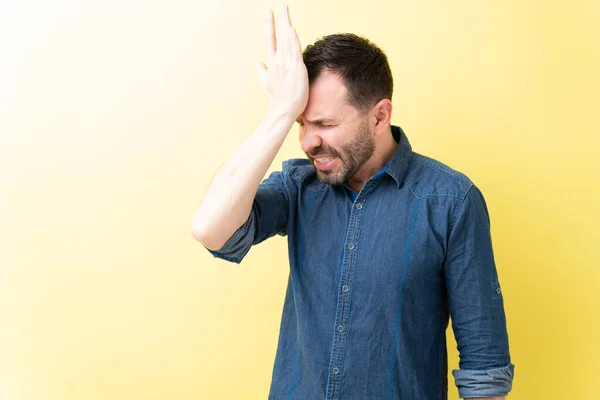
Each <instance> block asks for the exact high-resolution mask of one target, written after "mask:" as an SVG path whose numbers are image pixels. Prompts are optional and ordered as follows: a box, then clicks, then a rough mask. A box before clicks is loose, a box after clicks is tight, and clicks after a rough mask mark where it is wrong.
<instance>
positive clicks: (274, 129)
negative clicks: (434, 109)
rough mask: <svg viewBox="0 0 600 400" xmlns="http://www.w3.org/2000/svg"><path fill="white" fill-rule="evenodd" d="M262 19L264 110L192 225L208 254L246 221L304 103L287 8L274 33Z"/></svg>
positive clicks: (301, 68) (304, 80)
mask: <svg viewBox="0 0 600 400" xmlns="http://www.w3.org/2000/svg"><path fill="white" fill-rule="evenodd" d="M266 19H267V20H266V24H265V25H266V29H265V37H266V43H267V65H265V64H262V63H261V65H260V74H261V84H262V88H263V90H264V91H265V92H266V94H267V96H268V97H269V103H270V104H269V110H268V112H267V114H266V116H265V117H264V119H263V121H262V122H261V123H260V125H259V126H258V127H257V128H256V130H255V131H254V132H252V133H251V134H250V135H249V136H248V137H247V138H246V139H245V140H244V142H243V143H242V144H241V145H240V146H239V147H238V148H237V149H236V150H235V151H234V152H233V154H232V155H231V156H230V157H229V159H228V160H227V161H226V162H225V163H224V164H223V166H222V167H221V169H220V170H219V171H218V172H217V174H216V175H215V176H214V178H213V180H212V182H211V184H210V185H209V187H208V188H207V190H206V193H205V195H204V199H203V201H202V204H201V206H200V208H199V209H198V211H197V212H196V215H195V216H194V217H193V219H192V222H191V231H192V235H193V236H194V238H195V239H196V240H198V241H199V242H201V243H202V244H203V245H204V246H205V247H207V248H208V249H210V250H218V249H220V248H221V247H222V246H223V245H224V244H225V243H226V242H227V241H228V239H229V238H231V236H232V235H233V234H234V233H235V232H236V230H237V229H238V228H240V227H241V226H242V225H243V224H244V222H245V221H246V220H247V219H248V216H249V215H250V211H251V209H252V204H253V201H254V197H255V196H256V193H257V190H258V187H259V184H260V183H261V180H262V179H263V177H264V176H265V174H266V173H267V170H268V168H269V166H270V165H271V163H272V162H273V160H274V158H275V156H276V155H277V152H278V151H279V149H280V148H281V145H282V144H283V141H284V140H285V138H286V136H287V134H288V133H289V131H290V129H291V127H292V125H293V123H294V121H295V120H296V119H297V118H298V116H299V115H300V114H301V113H302V112H303V111H304V109H305V108H306V104H307V102H308V72H307V70H306V66H305V65H304V62H303V59H302V49H301V46H300V41H299V40H298V36H297V34H296V31H295V30H294V28H293V27H292V25H291V21H290V17H289V11H288V9H287V6H282V8H281V18H280V20H281V21H280V23H279V25H278V29H277V35H276V34H275V23H274V18H273V13H272V12H271V10H269V12H268V14H267V17H266Z"/></svg>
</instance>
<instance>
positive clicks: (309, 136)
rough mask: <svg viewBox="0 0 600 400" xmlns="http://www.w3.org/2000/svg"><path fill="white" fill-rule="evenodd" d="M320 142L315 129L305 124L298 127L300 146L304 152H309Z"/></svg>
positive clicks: (321, 141)
mask: <svg viewBox="0 0 600 400" xmlns="http://www.w3.org/2000/svg"><path fill="white" fill-rule="evenodd" d="M322 143H323V140H322V139H321V136H319V134H318V133H317V132H316V130H315V129H311V128H309V127H307V126H304V127H303V128H301V129H300V147H301V148H302V151H304V152H305V153H308V154H310V152H311V151H312V150H313V149H315V148H317V147H319V146H320V145H321V144H322Z"/></svg>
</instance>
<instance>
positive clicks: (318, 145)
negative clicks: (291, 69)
mask: <svg viewBox="0 0 600 400" xmlns="http://www.w3.org/2000/svg"><path fill="white" fill-rule="evenodd" d="M347 95H348V92H347V91H346V88H345V86H344V85H343V83H342V80H341V78H340V77H339V76H338V75H335V74H332V73H330V72H327V71H325V72H323V73H322V74H321V76H319V78H318V79H317V80H316V81H315V82H313V84H312V85H311V87H310V92H309V97H308V105H307V107H306V110H305V111H304V113H303V114H302V115H301V116H300V117H299V118H298V122H299V123H300V143H301V147H302V150H303V151H304V152H305V153H306V155H307V156H308V157H309V159H310V160H311V161H312V162H313V165H314V166H315V167H316V168H317V175H318V176H319V179H321V181H323V182H324V183H327V184H330V185H340V184H342V183H344V182H345V181H347V180H348V179H349V178H351V177H352V176H353V175H354V174H356V173H357V172H358V171H359V170H360V168H361V167H362V166H363V165H364V164H365V163H366V162H367V161H368V160H369V159H370V158H371V156H372V155H373V153H374V151H375V138H374V136H373V134H372V132H371V130H370V127H369V124H368V119H367V115H366V114H361V113H360V112H359V111H358V110H357V109H356V108H355V107H354V106H352V105H351V104H350V103H348V99H347Z"/></svg>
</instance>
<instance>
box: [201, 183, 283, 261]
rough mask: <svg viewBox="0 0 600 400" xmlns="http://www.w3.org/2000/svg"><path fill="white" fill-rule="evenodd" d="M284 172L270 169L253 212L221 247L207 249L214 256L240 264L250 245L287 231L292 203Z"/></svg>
mask: <svg viewBox="0 0 600 400" xmlns="http://www.w3.org/2000/svg"><path fill="white" fill-rule="evenodd" d="M284 179H285V175H284V173H283V172H281V171H276V172H273V173H271V175H269V177H268V178H267V179H265V180H264V181H263V182H262V183H261V184H260V186H259V188H258V190H257V192H256V195H255V197H254V201H253V204H252V210H251V211H250V215H249V216H248V219H247V220H246V222H244V224H243V225H242V226H241V227H239V228H238V229H237V230H236V231H235V233H234V234H233V235H232V236H231V237H230V238H229V240H228V241H227V242H226V243H225V244H224V245H223V247H222V248H220V249H219V250H210V249H208V248H206V246H205V248H206V249H207V250H208V252H209V253H210V254H212V255H213V256H214V257H218V258H221V259H223V260H226V261H230V262H234V263H236V264H239V263H241V262H242V260H243V259H244V257H245V256H246V254H248V252H249V251H250V248H251V247H252V246H253V245H255V244H258V243H260V242H262V241H264V240H266V239H268V238H270V237H272V236H274V235H276V234H279V235H281V236H284V235H286V234H287V223H288V212H289V203H288V196H287V192H286V189H285V181H284Z"/></svg>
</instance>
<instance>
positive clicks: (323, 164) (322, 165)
mask: <svg viewBox="0 0 600 400" xmlns="http://www.w3.org/2000/svg"><path fill="white" fill-rule="evenodd" d="M311 158H312V159H313V162H314V163H315V167H316V168H317V169H318V170H320V171H323V170H327V169H331V167H332V166H333V164H334V163H335V161H336V160H337V157H333V156H322V157H311Z"/></svg>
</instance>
